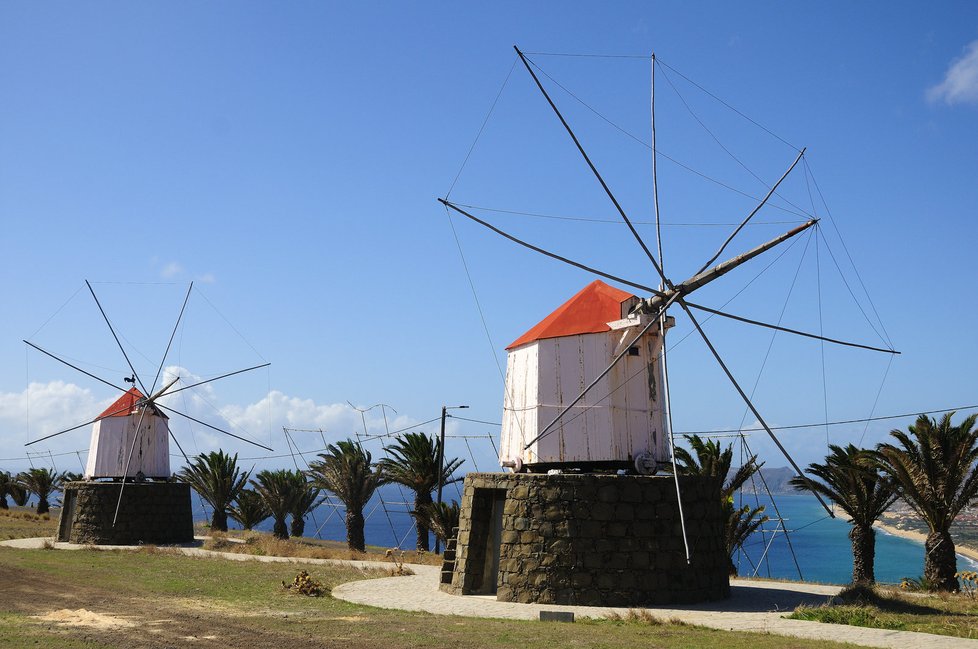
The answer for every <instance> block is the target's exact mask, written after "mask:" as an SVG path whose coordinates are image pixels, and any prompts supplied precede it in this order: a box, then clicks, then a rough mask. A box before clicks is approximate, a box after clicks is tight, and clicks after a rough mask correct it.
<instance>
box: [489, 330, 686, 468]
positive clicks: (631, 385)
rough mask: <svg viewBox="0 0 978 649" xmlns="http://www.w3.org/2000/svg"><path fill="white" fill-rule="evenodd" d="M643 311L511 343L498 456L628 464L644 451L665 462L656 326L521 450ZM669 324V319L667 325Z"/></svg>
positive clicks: (605, 361)
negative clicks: (590, 328)
mask: <svg viewBox="0 0 978 649" xmlns="http://www.w3.org/2000/svg"><path fill="white" fill-rule="evenodd" d="M647 317H648V316H642V317H641V318H640V317H638V316H633V317H631V318H629V319H625V320H620V321H617V322H614V323H609V324H610V325H611V327H612V330H611V331H607V332H601V333H587V334H578V335H571V336H562V337H557V338H544V339H542V340H535V341H533V342H530V343H527V344H525V345H521V346H519V347H516V348H513V349H511V350H510V352H509V356H508V359H507V364H506V388H505V389H506V392H505V395H504V408H503V425H502V439H501V446H500V461H501V462H503V463H507V462H512V461H514V460H515V459H516V458H519V459H520V460H521V461H522V463H523V464H524V465H528V464H529V465H532V464H542V463H547V464H550V463H558V464H568V465H574V464H581V463H587V462H608V461H612V462H629V463H630V462H632V461H634V458H635V457H636V456H637V455H638V454H639V453H643V452H645V453H650V454H651V455H652V456H653V457H654V458H655V460H656V461H657V462H659V463H660V464H661V463H663V462H666V461H668V459H669V446H668V439H667V438H666V435H665V434H663V431H665V430H666V428H665V425H664V421H663V418H664V396H663V392H662V389H661V385H662V369H661V363H660V362H659V354H660V352H661V349H662V342H663V337H662V336H661V335H659V331H658V325H655V326H653V327H652V328H651V329H650V330H649V331H648V332H647V333H646V334H645V335H644V336H643V337H642V339H641V340H640V341H639V342H638V343H637V344H636V345H635V347H637V348H638V353H637V355H631V354H626V355H625V356H624V358H622V360H621V361H620V362H619V363H618V364H617V365H616V366H615V368H614V369H613V370H612V371H611V372H610V373H609V374H608V375H607V376H605V377H604V378H603V379H601V381H600V382H599V383H598V384H597V385H596V386H595V387H594V388H592V389H591V391H590V392H589V393H588V395H587V396H585V397H584V399H583V400H581V401H580V402H579V403H578V404H577V405H575V406H574V407H573V408H572V409H571V410H570V411H569V412H568V413H567V414H566V415H564V416H563V417H562V418H561V420H560V421H559V422H557V424H555V425H554V426H553V428H552V429H551V430H552V432H550V433H548V434H547V435H546V436H545V437H544V438H542V439H540V440H538V441H537V442H534V443H533V444H532V445H531V446H530V447H529V448H527V449H524V448H523V447H524V446H525V445H526V443H527V442H528V441H529V440H531V439H533V438H534V437H536V436H537V434H538V433H539V432H540V431H542V430H543V429H544V428H545V427H546V426H547V424H549V423H550V422H551V421H552V420H553V419H554V417H556V416H557V415H558V414H559V413H560V411H561V410H562V409H563V408H564V407H565V406H566V405H567V404H569V403H570V402H571V401H573V400H574V399H575V398H576V397H577V396H578V395H579V394H580V393H581V392H582V391H583V390H584V388H585V387H586V386H587V385H588V384H589V383H590V382H591V381H593V380H594V378H595V377H597V376H598V375H599V374H600V373H601V372H602V371H604V370H605V369H606V368H607V367H608V365H610V364H611V361H612V360H613V359H614V357H615V356H616V355H617V354H619V353H620V352H621V351H622V349H624V348H625V346H626V345H627V344H628V342H630V341H631V340H632V339H633V338H634V337H635V336H636V335H637V334H638V332H639V331H640V330H641V329H642V326H644V325H645V324H646V323H647V322H648V321H647V320H646V319H645V318H647ZM670 326H672V318H669V322H668V324H667V329H668V327H670Z"/></svg>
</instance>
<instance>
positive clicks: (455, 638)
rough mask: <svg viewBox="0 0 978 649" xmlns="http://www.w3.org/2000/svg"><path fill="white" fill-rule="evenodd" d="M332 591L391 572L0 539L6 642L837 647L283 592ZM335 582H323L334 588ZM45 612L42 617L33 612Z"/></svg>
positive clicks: (95, 646)
mask: <svg viewBox="0 0 978 649" xmlns="http://www.w3.org/2000/svg"><path fill="white" fill-rule="evenodd" d="M302 569H304V570H307V571H308V572H309V573H310V574H311V576H312V578H313V579H315V580H318V581H320V582H322V583H323V585H324V586H326V588H327V589H329V588H331V587H332V586H334V585H336V584H339V583H342V582H346V581H351V580H354V579H368V578H371V577H374V576H381V575H383V574H385V573H384V572H381V571H372V572H371V571H368V572H364V571H360V570H355V569H351V568H341V567H332V566H313V565H302V564H288V565H286V564H263V563H258V562H236V561H225V560H221V559H211V558H206V559H202V558H189V557H183V556H178V555H174V554H169V553H166V552H165V551H161V550H156V549H153V548H149V549H147V550H144V551H139V552H122V551H118V552H111V551H92V550H78V551H62V550H15V549H12V548H0V583H2V584H4V589H3V593H4V594H3V597H2V598H0V647H3V648H6V647H26V646H45V647H48V646H51V647H54V646H57V647H69V648H74V647H85V648H92V649H109V648H113V649H124V648H125V649H128V648H132V647H160V646H184V645H187V646H194V647H222V648H226V647H239V646H247V647H265V646H283V647H290V648H303V647H334V646H335V647H340V646H342V647H344V648H347V649H358V648H366V647H393V646H396V647H472V648H476V647H509V646H515V645H518V646H520V647H521V648H523V649H533V648H537V647H539V648H541V649H543V648H545V647H546V648H549V647H553V646H566V647H608V648H609V649H610V648H614V649H620V648H621V647H623V646H624V647H631V646H642V647H664V648H671V647H723V648H724V649H741V648H742V649H766V648H774V647H813V648H814V647H826V646H842V645H832V644H831V643H824V642H815V641H805V640H797V639H792V638H782V637H777V636H770V635H764V634H748V633H731V632H723V631H713V630H709V629H702V628H698V627H692V626H684V625H677V624H669V623H663V622H661V621H659V620H655V619H650V618H644V619H643V617H642V616H632V617H630V618H626V619H618V620H579V621H578V622H576V623H574V624H560V623H541V622H530V621H508V620H487V619H474V618H462V617H448V616H433V615H427V614H421V613H408V612H400V611H388V610H382V609H375V608H370V607H366V606H360V605H355V604H350V603H347V602H342V601H339V600H335V599H333V598H332V597H330V596H328V595H327V596H325V597H320V598H311V597H303V596H301V595H297V594H295V593H293V592H290V591H287V590H286V589H285V588H283V586H282V582H283V581H286V582H291V581H292V579H293V578H294V577H295V575H296V573H297V572H298V571H299V570H302ZM327 592H328V591H327ZM38 616H42V617H38Z"/></svg>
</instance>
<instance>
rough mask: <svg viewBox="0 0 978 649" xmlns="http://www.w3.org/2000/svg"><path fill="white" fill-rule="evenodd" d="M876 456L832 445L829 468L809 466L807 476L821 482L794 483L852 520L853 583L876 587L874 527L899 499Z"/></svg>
mask: <svg viewBox="0 0 978 649" xmlns="http://www.w3.org/2000/svg"><path fill="white" fill-rule="evenodd" d="M872 458H873V456H872V454H871V453H870V452H869V451H866V450H864V449H861V448H856V447H855V446H853V445H852V444H849V445H848V446H846V447H845V448H842V447H841V446H836V445H835V444H832V445H830V446H829V454H828V455H827V456H826V457H825V464H815V463H812V464H809V465H808V469H807V472H808V473H810V474H811V475H813V476H815V477H816V478H818V479H817V480H811V481H808V480H805V479H804V478H803V477H801V476H795V477H794V478H792V479H791V486H793V487H794V488H795V489H797V490H798V491H808V490H810V489H814V490H815V491H816V492H817V493H819V494H821V495H822V496H825V497H826V498H828V499H829V500H831V501H832V502H834V503H835V504H837V505H838V506H839V507H841V508H842V511H844V512H845V513H846V515H848V516H849V523H850V524H851V525H852V529H851V530H849V539H850V540H851V541H852V583H854V584H872V583H874V582H875V581H876V575H875V573H874V570H873V566H874V564H875V560H876V531H875V530H874V529H873V523H875V522H876V520H877V519H878V518H879V517H880V516H882V515H883V512H885V511H886V510H887V508H888V507H889V506H890V505H892V504H893V501H895V500H896V499H897V494H896V488H895V486H894V484H893V482H892V480H890V479H889V478H886V477H885V476H883V475H880V472H879V469H878V468H877V466H876V465H875V464H873V462H872Z"/></svg>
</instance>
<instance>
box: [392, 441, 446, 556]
mask: <svg viewBox="0 0 978 649" xmlns="http://www.w3.org/2000/svg"><path fill="white" fill-rule="evenodd" d="M440 451H441V442H440V441H438V439H436V438H435V437H434V436H433V435H432V436H428V435H425V434H423V433H408V434H406V435H404V436H402V437H399V438H397V441H396V442H395V443H394V444H393V445H391V446H388V447H387V452H388V454H389V455H390V457H385V458H384V459H382V460H381V461H380V462H379V463H378V464H379V466H380V468H381V471H383V473H384V476H385V478H386V479H387V480H389V481H390V482H397V483H398V484H402V485H404V486H405V487H407V488H408V489H410V490H411V491H413V492H414V511H413V512H412V513H411V515H412V516H414V521H415V523H416V526H417V531H418V543H417V548H418V550H424V551H425V552H427V551H428V526H427V524H426V522H425V520H424V518H423V516H421V515H419V512H423V511H424V510H425V506H426V505H428V504H429V503H430V502H431V493H432V492H433V491H434V490H435V489H437V488H438V482H439V477H440V478H441V483H442V484H451V483H453V482H458V481H459V480H461V479H462V478H455V477H453V476H452V474H453V473H454V472H455V469H457V468H458V467H460V466H461V465H462V462H464V460H460V459H458V458H457V457H456V458H452V459H450V460H449V459H448V458H445V461H444V462H443V464H442V466H441V467H439V466H438V455H439V452H440Z"/></svg>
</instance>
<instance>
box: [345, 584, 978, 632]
mask: <svg viewBox="0 0 978 649" xmlns="http://www.w3.org/2000/svg"><path fill="white" fill-rule="evenodd" d="M412 569H413V570H415V572H416V573H417V574H416V575H414V576H412V577H391V578H383V579H367V580H363V581H356V582H351V583H347V584H342V585H340V586H337V587H336V588H334V589H333V597H336V598H337V599H342V600H346V601H348V602H354V603H357V604H367V605H370V606H378V607H380V608H392V609H400V610H405V611H424V612H427V613H434V614H436V615H463V616H466V617H487V618H507V619H521V620H537V619H539V618H540V611H570V612H573V613H574V615H575V616H576V617H591V618H602V617H606V616H608V615H610V614H613V613H617V614H619V615H627V613H628V611H629V609H627V608H603V607H593V606H557V605H544V604H515V603H510V602H498V601H496V598H495V597H494V596H466V597H459V596H456V595H449V594H447V593H443V592H441V591H440V590H438V587H437V582H438V574H439V570H438V568H437V567H435V566H412ZM838 592H839V587H838V586H819V585H815V584H801V583H782V582H762V581H747V580H733V581H732V582H731V597H730V599H727V600H724V601H722V602H712V603H709V604H700V605H694V606H685V607H683V608H664V607H663V608H650V609H648V610H649V611H650V612H651V613H652V614H653V615H655V616H656V617H657V618H660V619H664V620H671V619H678V620H682V621H683V622H685V623H687V624H693V625H696V626H704V627H709V628H713V629H721V630H724V631H751V632H758V633H771V634H774V635H781V636H791V637H796V638H809V639H814V640H832V641H835V642H850V643H852V644H856V645H861V646H864V647H893V648H896V649H907V648H908V647H912V648H913V649H958V648H961V649H964V648H965V647H967V648H968V649H978V641H974V640H965V639H963V638H952V637H948V636H938V635H931V634H929V633H912V632H909V631H888V630H885V629H866V628H862V627H853V626H845V625H841V624H823V623H821V622H808V621H804V620H788V619H785V618H784V617H783V616H784V615H786V614H787V613H790V612H791V611H792V610H793V609H794V608H795V607H796V606H798V605H799V604H822V603H824V602H825V601H826V600H827V599H828V598H829V597H832V596H833V595H835V594H836V593H838Z"/></svg>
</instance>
